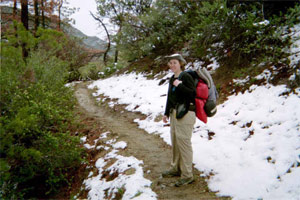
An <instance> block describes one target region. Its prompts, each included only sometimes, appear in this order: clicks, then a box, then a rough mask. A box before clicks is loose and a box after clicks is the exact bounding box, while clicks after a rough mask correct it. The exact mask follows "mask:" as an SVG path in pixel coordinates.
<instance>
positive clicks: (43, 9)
mask: <svg viewBox="0 0 300 200" xmlns="http://www.w3.org/2000/svg"><path fill="white" fill-rule="evenodd" d="M44 3H45V0H41V7H42V26H43V28H46V25H45V4H44Z"/></svg>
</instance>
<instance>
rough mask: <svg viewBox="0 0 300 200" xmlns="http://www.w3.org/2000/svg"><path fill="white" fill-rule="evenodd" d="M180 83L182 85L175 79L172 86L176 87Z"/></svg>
mask: <svg viewBox="0 0 300 200" xmlns="http://www.w3.org/2000/svg"><path fill="white" fill-rule="evenodd" d="M180 83H182V81H180V80H178V79H176V80H175V81H174V82H173V85H174V86H175V87H177V86H178V85H179V84H180Z"/></svg>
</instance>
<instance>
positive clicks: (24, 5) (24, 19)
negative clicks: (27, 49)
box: [21, 0, 28, 30]
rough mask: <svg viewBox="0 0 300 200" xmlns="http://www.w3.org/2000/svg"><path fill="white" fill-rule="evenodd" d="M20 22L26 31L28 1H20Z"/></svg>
mask: <svg viewBox="0 0 300 200" xmlns="http://www.w3.org/2000/svg"><path fill="white" fill-rule="evenodd" d="M21 22H22V23H23V25H24V27H25V28H26V30H28V0H21Z"/></svg>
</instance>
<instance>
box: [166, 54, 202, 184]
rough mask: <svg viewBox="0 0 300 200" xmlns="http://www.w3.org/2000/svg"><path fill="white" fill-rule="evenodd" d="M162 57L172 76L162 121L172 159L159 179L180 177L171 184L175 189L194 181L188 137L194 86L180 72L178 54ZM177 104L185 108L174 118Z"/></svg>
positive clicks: (181, 68)
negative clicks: (167, 134) (164, 124)
mask: <svg viewBox="0 0 300 200" xmlns="http://www.w3.org/2000/svg"><path fill="white" fill-rule="evenodd" d="M166 58H167V59H168V66H169V68H170V69H171V71H172V72H173V73H174V75H173V76H172V77H171V79H170V82H169V90H168V97H167V103H166V109H165V113H164V116H163V122H164V123H167V122H168V120H169V118H170V124H171V129H170V133H171V143H172V152H173V158H172V162H171V167H170V169H169V170H168V171H165V172H163V173H162V176H163V177H175V176H180V179H179V180H178V181H177V182H176V183H175V186H177V187H179V186H181V185H187V184H189V183H192V182H193V181H194V176H193V149H192V144H191V138H192V131H193V127H194V124H195V122H196V116H195V112H193V111H192V110H193V105H192V104H195V100H194V99H195V84H194V80H193V78H192V76H191V75H190V74H188V73H186V72H184V65H185V64H186V61H185V60H184V58H183V57H182V56H181V55H180V54H173V55H171V56H167V57H166ZM178 105H183V106H184V107H185V108H186V110H185V111H183V113H182V115H183V116H176V113H177V114H180V113H178V112H180V109H179V108H180V107H179V106H178ZM176 107H177V109H176Z"/></svg>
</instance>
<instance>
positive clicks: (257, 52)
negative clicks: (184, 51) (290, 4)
mask: <svg viewBox="0 0 300 200" xmlns="http://www.w3.org/2000/svg"><path fill="white" fill-rule="evenodd" d="M197 11H198V14H197V15H196V16H195V20H196V21H197V23H196V25H195V26H194V27H192V32H191V33H190V34H188V35H187V37H188V39H189V40H190V41H191V46H192V48H191V49H192V53H193V55H194V56H195V57H200V58H202V59H203V60H210V59H211V58H213V57H215V58H217V60H218V61H219V63H220V64H221V65H225V66H227V67H231V68H232V67H239V68H242V67H249V66H254V65H256V66H257V65H259V64H260V63H262V62H264V63H265V64H276V63H280V62H285V63H286V64H288V59H286V58H287V57H288V53H287V52H286V51H285V50H286V49H287V48H288V47H289V46H290V45H291V38H290V37H289V35H288V33H289V29H290V28H291V27H292V26H293V24H294V23H295V21H296V20H297V15H295V13H299V12H300V10H299V6H296V7H295V8H293V9H290V11H289V12H288V13H287V14H286V15H285V16H275V15H274V16H273V17H272V18H270V19H269V20H265V19H264V17H263V13H262V12H261V3H258V2H252V3H236V4H234V5H233V7H231V8H228V7H227V5H226V3H225V1H214V2H203V6H202V7H201V8H200V9H198V10H197ZM298 20H299V19H298Z"/></svg>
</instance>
